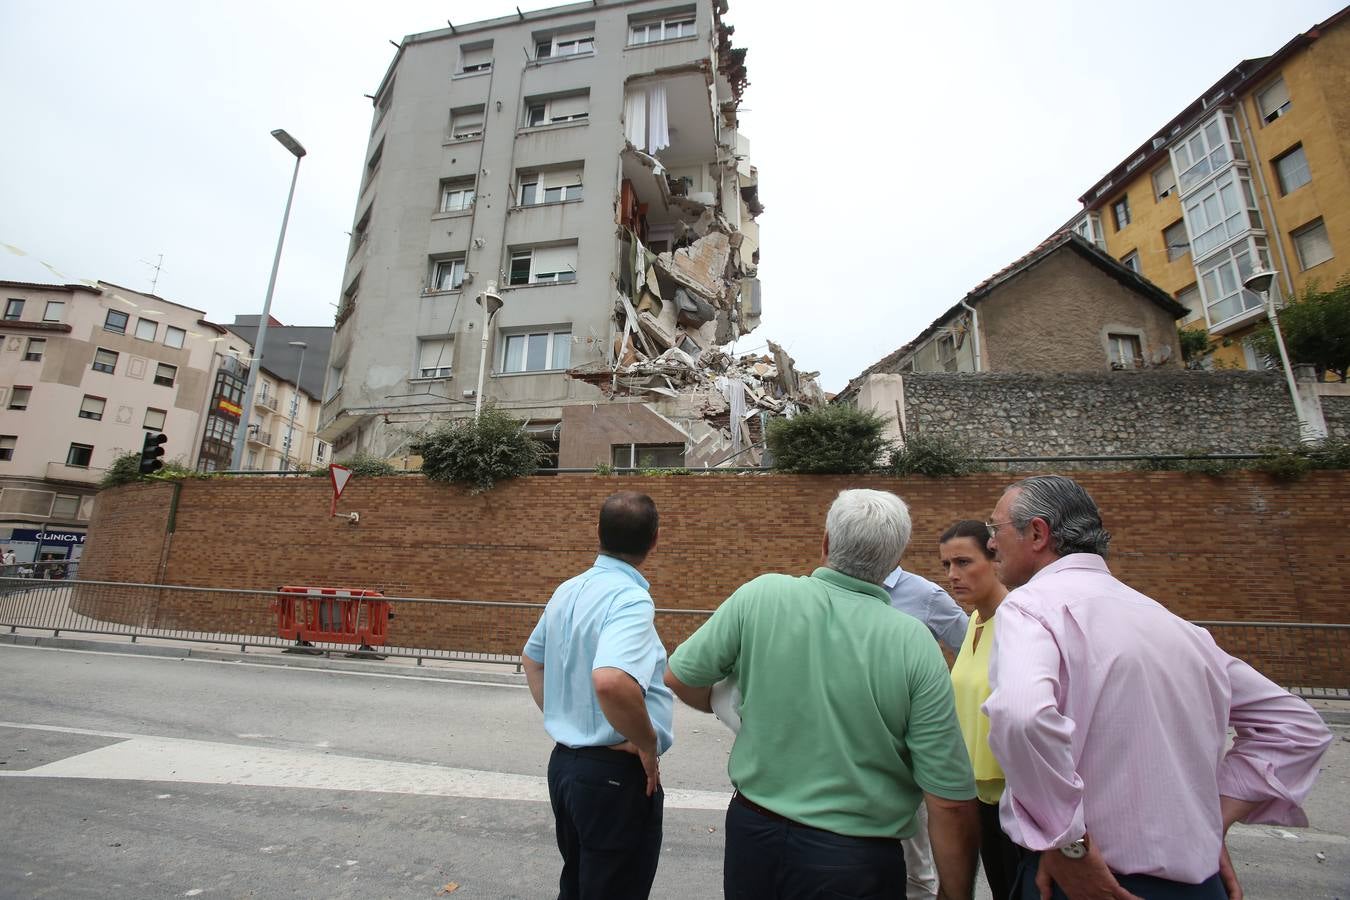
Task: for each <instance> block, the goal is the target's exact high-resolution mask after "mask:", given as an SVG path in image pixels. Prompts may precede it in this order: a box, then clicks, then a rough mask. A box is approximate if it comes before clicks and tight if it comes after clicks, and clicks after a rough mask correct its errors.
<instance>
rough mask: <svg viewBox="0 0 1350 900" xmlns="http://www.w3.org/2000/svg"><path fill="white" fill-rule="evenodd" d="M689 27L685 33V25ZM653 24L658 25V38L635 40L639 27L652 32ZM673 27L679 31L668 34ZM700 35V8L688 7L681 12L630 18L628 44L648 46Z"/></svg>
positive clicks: (631, 45)
mask: <svg viewBox="0 0 1350 900" xmlns="http://www.w3.org/2000/svg"><path fill="white" fill-rule="evenodd" d="M686 25H687V26H688V27H689V32H688V33H687V34H686V33H684V26H686ZM653 26H656V27H658V28H659V29H660V30H659V36H658V37H656V38H649V37H644V38H643V39H642V40H635V39H634V38H635V37H636V35H637V31H638V29H642V31H643V34H644V35H647V34H650V32H651V29H652V27H653ZM671 28H675V29H677V30H678V32H679V33H677V34H668V33H667V32H669V31H670V29H671ZM696 37H698V10H697V8H694V7H686V8H685V9H684V10H683V11H681V12H675V11H668V12H664V13H659V14H657V15H654V16H639V17H636V18H630V19H629V20H628V46H629V47H647V46H650V45H651V44H663V43H665V42H666V41H678V40H683V39H685V38H696Z"/></svg>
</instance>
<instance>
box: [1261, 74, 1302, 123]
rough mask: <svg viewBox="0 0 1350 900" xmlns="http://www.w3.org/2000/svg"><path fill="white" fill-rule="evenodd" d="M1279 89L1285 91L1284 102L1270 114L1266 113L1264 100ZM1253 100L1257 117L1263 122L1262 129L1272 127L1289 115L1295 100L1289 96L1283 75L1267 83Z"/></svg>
mask: <svg viewBox="0 0 1350 900" xmlns="http://www.w3.org/2000/svg"><path fill="white" fill-rule="evenodd" d="M1277 87H1280V88H1283V89H1284V102H1283V103H1281V104H1280V105H1279V106H1277V107H1275V108H1274V109H1272V110H1271V111H1270V112H1266V109H1265V106H1266V104H1265V103H1264V102H1263V100H1264V98H1265V96H1266V95H1267V94H1269V93H1270V92H1271V91H1273V90H1275V88H1277ZM1252 99H1253V100H1254V101H1255V103H1256V117H1257V118H1258V119H1260V120H1261V127H1262V128H1265V127H1266V126H1267V125H1272V124H1274V123H1275V120H1276V119H1280V118H1283V117H1284V116H1286V115H1288V114H1289V110H1290V109H1291V108H1292V107H1293V99H1292V98H1291V97H1290V96H1289V85H1288V84H1286V83H1285V80H1284V74H1283V73H1281V74H1279V75H1276V76H1275V77H1274V78H1272V79H1271V80H1270V81H1268V82H1266V83H1265V84H1264V85H1263V86H1262V87H1261V89H1260V90H1259V91H1256V92H1255V93H1254V94H1253V95H1252Z"/></svg>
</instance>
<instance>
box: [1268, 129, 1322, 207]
mask: <svg viewBox="0 0 1350 900" xmlns="http://www.w3.org/2000/svg"><path fill="white" fill-rule="evenodd" d="M1294 154H1298V156H1299V158H1300V159H1301V160H1302V162H1303V164H1302V166H1301V167H1299V168H1295V169H1293V170H1292V171H1291V172H1290V173H1289V174H1293V175H1297V174H1298V173H1299V172H1300V171H1301V172H1302V174H1303V180H1302V181H1300V182H1299V183H1298V184H1295V185H1293V186H1292V187H1291V186H1290V185H1289V184H1288V183H1287V181H1286V179H1285V174H1286V172H1285V170H1284V169H1282V168H1281V164H1282V163H1284V162H1285V161H1286V160H1288V159H1290V158H1292V157H1293V156H1294ZM1270 166H1271V168H1272V169H1274V170H1275V184H1276V185H1278V186H1279V188H1280V196H1281V197H1288V196H1289V195H1290V194H1292V193H1294V191H1297V190H1298V189H1299V188H1301V187H1304V186H1306V185H1309V184H1311V183H1312V167H1311V166H1310V165H1308V152H1307V151H1306V150H1304V149H1303V144H1302V142H1299V143H1297V144H1295V145H1294V146H1292V147H1290V148H1289V149H1288V150H1286V151H1284V152H1283V153H1281V154H1280V155H1279V156H1277V157H1275V158H1274V159H1272V160H1271V161H1270Z"/></svg>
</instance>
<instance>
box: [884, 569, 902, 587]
mask: <svg viewBox="0 0 1350 900" xmlns="http://www.w3.org/2000/svg"><path fill="white" fill-rule="evenodd" d="M904 574H905V570H904V569H903V568H901V567H900V566H896V567H895V571H894V572H892V573H891V574H889V575H887V576H886V580H885V581H883V582H881V584H882V586H883V587H888V588H893V587H895V586H896V585H897V584H899V583H900V579H901V577H903V576H904Z"/></svg>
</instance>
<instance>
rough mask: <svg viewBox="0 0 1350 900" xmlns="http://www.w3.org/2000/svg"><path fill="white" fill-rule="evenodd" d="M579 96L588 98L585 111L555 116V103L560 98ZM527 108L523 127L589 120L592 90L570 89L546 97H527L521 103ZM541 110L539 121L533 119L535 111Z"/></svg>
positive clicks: (546, 126)
mask: <svg viewBox="0 0 1350 900" xmlns="http://www.w3.org/2000/svg"><path fill="white" fill-rule="evenodd" d="M577 97H584V98H585V99H586V109H585V110H584V111H583V112H579V113H572V114H570V115H566V116H556V117H555V116H554V115H553V104H554V103H556V102H558V101H559V100H574V99H576V98H577ZM521 105H522V106H523V107H524V109H525V119H524V122H523V123H522V124H521V126H520V127H521V128H549V127H551V126H553V125H569V124H575V123H577V122H589V121H590V118H591V92H590V90H589V89H586V90H580V91H568V92H566V93H563V94H550V95H549V96H546V97H527V98H525V102H524V103H523V104H521ZM536 109H537V110H539V111H540V119H539V121H538V122H535V121H533V118H534V111H535V110H536Z"/></svg>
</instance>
